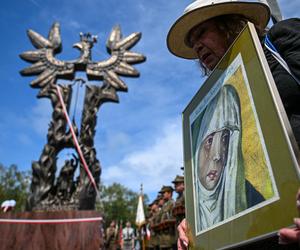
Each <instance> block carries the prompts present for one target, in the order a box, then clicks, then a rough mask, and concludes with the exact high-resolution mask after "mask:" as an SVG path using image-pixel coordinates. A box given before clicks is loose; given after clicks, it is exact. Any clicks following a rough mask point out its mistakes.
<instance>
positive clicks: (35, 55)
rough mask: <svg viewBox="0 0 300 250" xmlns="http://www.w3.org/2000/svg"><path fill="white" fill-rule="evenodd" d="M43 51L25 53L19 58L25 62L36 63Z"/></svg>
mask: <svg viewBox="0 0 300 250" xmlns="http://www.w3.org/2000/svg"><path fill="white" fill-rule="evenodd" d="M43 53H44V50H34V51H25V52H23V53H22V54H20V57H21V58H22V59H23V60H25V61H27V62H37V61H39V60H40V59H41V56H42V55H43Z"/></svg>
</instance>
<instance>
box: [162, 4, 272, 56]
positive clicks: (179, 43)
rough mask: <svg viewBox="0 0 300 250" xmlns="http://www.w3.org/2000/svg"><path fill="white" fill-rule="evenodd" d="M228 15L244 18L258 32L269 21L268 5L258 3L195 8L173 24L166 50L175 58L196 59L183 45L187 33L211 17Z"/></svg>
mask: <svg viewBox="0 0 300 250" xmlns="http://www.w3.org/2000/svg"><path fill="white" fill-rule="evenodd" d="M229 14H237V15H243V16H245V17H246V18H247V19H248V20H249V21H251V22H253V23H254V24H255V26H256V27H258V28H259V29H260V30H263V29H265V27H266V26H267V24H268V22H269V19H270V9H269V7H268V5H266V4H264V3H258V2H226V3H219V4H211V5H209V6H205V7H202V8H197V9H194V10H192V11H190V12H187V13H185V14H184V15H182V16H181V17H180V18H179V19H177V21H176V22H175V23H174V24H173V26H172V27H171V29H170V31H169V33H168V36H167V46H168V49H169V50H170V52H171V53H172V54H174V55H175V56H179V57H182V58H186V59H195V58H197V55H196V54H195V52H194V50H193V49H192V48H190V47H189V46H188V45H187V44H186V43H185V38H186V36H187V34H188V33H189V31H190V30H191V29H192V28H193V27H195V26H196V25H198V24H200V23H203V22H205V21H207V20H209V19H211V18H213V17H217V16H221V15H229Z"/></svg>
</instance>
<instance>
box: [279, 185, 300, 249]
mask: <svg viewBox="0 0 300 250" xmlns="http://www.w3.org/2000/svg"><path fill="white" fill-rule="evenodd" d="M296 206H297V208H298V210H299V212H300V189H299V190H298V193H297V195H296ZM294 224H295V227H294V228H282V229H280V230H279V242H278V243H279V244H290V243H295V242H298V243H299V244H300V218H295V219H294Z"/></svg>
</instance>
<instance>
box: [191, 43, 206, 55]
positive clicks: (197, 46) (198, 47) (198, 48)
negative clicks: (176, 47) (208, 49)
mask: <svg viewBox="0 0 300 250" xmlns="http://www.w3.org/2000/svg"><path fill="white" fill-rule="evenodd" d="M203 48H204V46H203V44H202V43H201V41H197V42H196V43H195V44H194V46H193V50H194V51H195V52H196V53H199V52H200V51H201V50H202V49H203Z"/></svg>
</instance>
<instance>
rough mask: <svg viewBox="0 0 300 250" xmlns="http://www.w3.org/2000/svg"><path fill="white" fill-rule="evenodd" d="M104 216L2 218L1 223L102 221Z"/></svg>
mask: <svg viewBox="0 0 300 250" xmlns="http://www.w3.org/2000/svg"><path fill="white" fill-rule="evenodd" d="M102 220H103V219H102V217H92V218H76V219H47V220H29V219H0V223H11V224H65V223H79V222H94V221H102Z"/></svg>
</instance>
